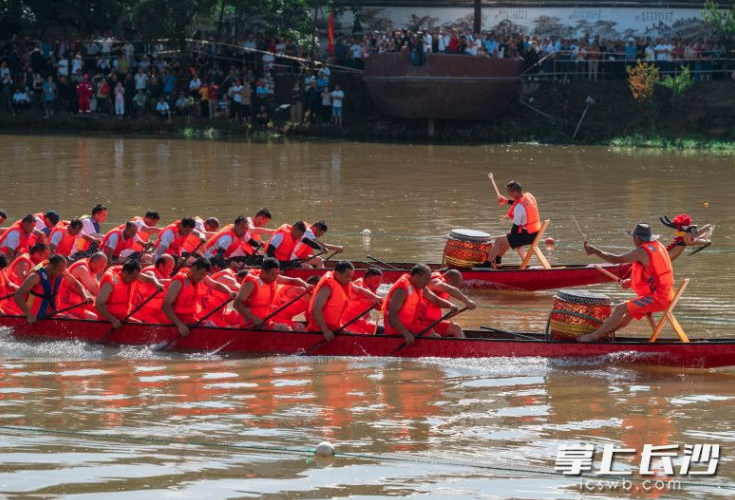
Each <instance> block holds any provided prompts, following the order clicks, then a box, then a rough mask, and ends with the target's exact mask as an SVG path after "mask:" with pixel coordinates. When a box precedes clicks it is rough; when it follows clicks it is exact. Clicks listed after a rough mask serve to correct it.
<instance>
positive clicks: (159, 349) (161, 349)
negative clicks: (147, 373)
mask: <svg viewBox="0 0 735 500" xmlns="http://www.w3.org/2000/svg"><path fill="white" fill-rule="evenodd" d="M233 300H235V297H230V298H229V299H227V300H225V301H224V302H222V303H221V304H220V305H218V306H217V307H215V308H214V309H212V310H211V311H209V312H208V313H207V314H206V315H205V316H204V317H203V318H202V319H200V320H199V321H197V322H196V323H194V324H192V325H186V326H187V327H188V328H189V331H190V332H191V329H192V328H196V327H197V326H199V325H201V324H202V323H204V322H205V321H206V320H207V319H209V317H210V316H212V315H213V314H214V313H216V312H217V311H219V310H220V309H222V308H223V307H225V306H227V304H229V303H230V302H232V301H233ZM183 337H184V336H183V335H181V334H179V335H178V336H177V337H176V338H174V339H173V340H170V341H169V342H166V343H164V344H162V345H161V344H159V345H158V346H155V347H153V351H154V352H166V351H168V350H169V349H171V347H172V346H173V345H174V344H175V343H176V342H178V341H179V340H181V339H182V338H183Z"/></svg>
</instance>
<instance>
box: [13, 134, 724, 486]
mask: <svg viewBox="0 0 735 500" xmlns="http://www.w3.org/2000/svg"><path fill="white" fill-rule="evenodd" d="M487 172H493V173H494V175H495V178H496V179H497V180H498V182H499V184H501V185H502V184H504V183H505V182H507V181H509V180H511V179H515V180H518V181H520V182H521V183H523V185H524V187H526V188H527V189H528V190H529V191H531V192H532V193H533V194H534V195H535V196H536V198H537V199H538V202H539V207H540V212H541V216H542V218H544V219H546V218H548V219H550V220H551V226H550V228H549V230H548V234H549V235H550V236H552V237H553V238H554V239H555V240H556V244H555V245H554V246H553V247H549V248H546V249H545V252H546V254H547V255H548V256H549V259H550V260H551V262H552V264H565V263H587V262H593V261H592V260H590V259H589V258H587V257H586V256H585V254H584V251H583V250H582V246H581V236H580V235H579V232H578V231H577V229H576V228H575V226H574V224H573V223H572V216H573V215H574V216H575V217H576V218H577V220H578V221H579V223H580V225H581V226H582V228H583V230H584V231H585V233H586V234H587V237H588V238H589V239H590V241H592V242H593V243H594V244H596V245H597V246H600V247H603V248H606V249H609V250H611V251H615V252H621V253H622V252H624V251H626V250H627V249H628V248H630V245H631V242H630V239H629V237H628V236H627V235H625V233H624V231H625V230H626V229H630V228H631V227H632V226H633V225H634V224H635V223H636V222H637V221H639V220H644V221H649V222H650V223H651V224H652V226H653V227H654V229H655V230H656V232H659V233H661V234H662V235H663V236H662V238H663V240H664V241H666V242H668V240H670V238H671V237H672V230H671V229H668V228H666V227H664V226H662V225H660V224H659V223H658V217H659V216H660V215H669V216H670V217H673V216H674V215H676V214H678V213H680V212H687V213H689V214H691V215H692V216H693V218H694V219H695V221H696V222H698V223H700V224H704V223H710V224H714V225H715V227H716V230H715V233H714V239H715V244H714V245H713V246H712V247H710V248H708V249H706V250H704V251H703V252H700V253H698V254H697V255H695V256H691V257H690V256H688V255H684V256H682V257H681V258H680V259H679V260H677V261H676V263H675V274H676V279H677V281H680V280H682V279H684V278H690V279H691V284H690V286H689V288H688V289H687V292H686V294H685V296H684V298H683V299H682V301H681V303H680V304H679V306H678V308H677V317H678V318H679V321H680V323H681V324H682V326H683V327H684V329H685V330H686V331H687V333H689V334H690V336H693V337H707V336H717V337H725V336H731V337H732V336H735V264H734V259H733V258H734V257H735V241H733V236H732V235H733V234H734V233H735V203H733V201H732V196H733V193H735V156H722V155H714V154H702V153H692V154H684V153H668V152H665V153H664V152H657V151H617V150H611V149H608V148H576V147H548V146H538V145H493V146H486V147H483V146H462V147H459V146H457V147H455V146H427V145H414V146H411V145H389V144H363V143H348V142H287V143H267V144H257V143H241V142H235V141H233V142H208V141H186V140H174V139H166V138H125V139H115V138H108V137H103V136H100V137H93V138H78V137H66V136H58V137H50V136H13V135H3V136H0V179H2V184H1V186H2V187H1V188H0V208H2V209H4V210H6V211H8V212H9V213H10V214H11V219H12V220H14V219H17V218H19V217H22V216H23V215H24V214H26V213H28V212H39V211H45V210H49V209H55V210H57V211H59V212H60V213H61V215H62V217H63V218H71V217H73V216H79V215H82V214H85V213H89V211H90V210H91V208H92V206H94V205H95V204H96V203H104V204H106V205H107V206H108V208H109V216H108V222H109V223H108V224H107V227H108V228H109V227H112V224H113V223H117V224H119V223H122V222H123V221H125V220H127V219H128V218H130V217H131V216H133V215H138V214H141V213H142V212H145V211H146V210H147V209H155V210H158V211H159V212H160V213H161V216H162V221H161V223H162V224H164V223H167V222H168V221H170V220H173V219H176V218H180V217H182V216H188V215H201V216H205V217H207V216H213V215H214V216H217V217H219V218H220V220H222V221H223V222H226V221H228V220H230V219H232V218H234V217H235V216H237V215H240V214H245V215H252V214H254V212H255V211H257V210H258V209H259V208H261V207H268V208H269V209H270V210H271V211H272V212H273V213H274V215H275V219H274V221H273V225H274V226H276V225H280V224H282V223H291V222H293V221H295V220H298V219H303V220H306V221H313V220H317V219H324V220H326V221H327V222H328V223H329V227H330V229H329V232H328V233H327V235H326V237H325V238H324V240H325V241H327V242H330V243H337V244H341V245H344V246H345V248H346V252H345V254H344V255H345V256H346V257H347V258H350V259H363V258H364V257H365V255H367V254H371V255H374V256H376V257H378V258H380V259H383V260H386V261H391V260H394V261H417V262H438V261H440V260H441V256H442V250H443V247H444V243H445V236H446V234H447V233H448V232H449V231H450V230H451V229H453V228H472V229H478V230H482V231H486V232H488V233H491V234H502V233H503V232H505V231H506V230H507V228H508V224H509V223H508V221H507V220H504V219H503V214H504V210H501V209H500V208H498V206H497V203H496V202H495V196H494V194H493V191H492V186H491V185H490V183H489V182H488V179H487ZM704 203H708V204H709V205H708V208H705V206H704ZM6 225H7V223H6ZM363 229H370V231H371V232H372V237H370V238H363V237H362V236H361V232H362V230H363ZM515 260H517V257H515V256H511V257H510V258H509V259H508V261H510V262H513V261H515ZM592 290H595V291H599V292H602V293H606V294H608V295H609V296H610V297H612V298H613V299H614V300H616V301H617V300H622V299H624V298H626V297H627V296H628V295H627V292H624V291H621V290H619V288H617V287H616V286H614V285H600V286H595V287H592ZM470 293H471V295H472V296H473V298H475V299H476V300H477V302H478V304H479V307H478V309H477V310H475V311H473V312H472V313H466V314H463V315H462V316H460V317H459V318H458V321H459V322H460V323H461V324H462V326H464V327H466V328H471V327H477V326H479V325H481V324H483V325H494V326H498V327H500V328H506V329H515V330H531V331H539V330H541V329H543V327H544V325H545V323H546V319H547V316H548V312H549V310H550V309H551V305H552V302H553V296H554V291H548V292H539V293H499V292H492V291H483V292H479V291H471V292H470ZM631 332H633V333H634V334H641V335H642V334H644V333H645V332H646V325H643V324H636V325H634V326H633V327H632V328H631ZM666 335H671V332H670V331H667V333H666ZM734 401H735V370H727V369H726V370H715V371H702V370H699V371H684V372H683V371H681V370H676V369H673V370H672V369H666V370H662V369H656V368H632V367H629V366H625V365H621V364H618V363H616V362H615V360H614V359H599V360H592V361H590V362H589V363H587V364H585V365H583V366H580V365H578V364H569V363H564V362H549V361H548V360H545V359H541V358H534V359H524V360H516V359H503V358H500V359H476V360H436V359H427V360H395V359H357V358H340V359H327V358H310V359H305V358H286V357H281V358H266V359H243V360H237V359H218V358H213V359H207V358H202V357H197V356H182V355H174V354H166V355H161V354H154V353H151V352H150V351H148V350H147V349H141V348H122V349H99V348H93V347H90V346H87V345H84V344H81V343H71V342H69V343H66V342H56V343H30V342H18V341H17V340H15V339H14V338H13V336H12V332H11V331H8V330H0V498H9V499H21V498H34V499H37V498H49V499H51V498H54V499H55V498H80V499H81V498H85V499H92V498H121V499H122V498H124V499H129V498H133V499H138V498H139V499H149V498H212V499H226V498H227V499H229V498H266V499H281V498H303V499H312V498H314V499H316V498H343V497H351V498H360V499H373V498H384V497H405V498H411V497H416V498H418V497H420V498H436V499H453V498H482V499H490V498H524V499H526V498H527V499H537V498H559V499H567V498H677V499H690V498H702V499H707V498H732V496H733V495H734V494H735V462H734V461H733V458H734V457H735V446H734V445H735V409H734V407H733V402H734ZM324 440H327V441H330V442H332V443H333V444H334V445H335V447H336V449H337V452H338V454H337V456H336V457H335V459H334V460H333V461H326V462H325V461H324V460H322V459H315V458H314V456H313V454H311V453H310V450H311V449H312V448H313V447H314V446H315V445H316V444H317V443H319V442H320V441H324ZM579 444H592V445H595V446H596V447H597V449H596V453H595V455H594V459H595V462H594V464H593V471H592V472H591V473H588V475H586V476H585V477H584V478H583V479H580V478H579V477H577V476H566V475H563V474H561V473H560V472H555V470H554V467H555V465H556V461H557V453H558V448H559V446H560V445H570V446H571V445H579ZM646 444H651V445H666V444H671V445H679V449H678V450H677V453H678V456H677V457H676V458H675V459H674V465H675V469H676V472H677V474H676V475H674V476H667V475H665V474H664V472H665V471H664V470H663V465H662V463H661V462H659V461H658V460H654V463H653V464H652V467H653V469H655V471H654V472H655V474H654V475H653V476H645V477H642V478H640V477H638V476H637V474H636V475H634V476H633V477H632V478H631V479H632V480H633V483H632V485H631V486H630V488H628V489H627V490H626V489H622V486H621V485H618V486H617V487H614V486H613V485H612V484H600V485H599V486H600V487H599V488H598V487H597V486H598V484H597V482H598V481H600V477H598V476H595V475H594V471H595V470H599V469H600V467H601V461H602V458H603V447H604V446H605V445H614V446H615V447H617V448H625V449H634V450H636V451H635V452H631V453H627V454H625V453H621V454H619V455H616V456H615V467H616V468H617V469H620V470H623V469H625V470H635V471H638V469H639V467H640V465H641V461H642V457H641V453H642V451H643V448H644V445H646ZM696 444H718V445H720V447H721V448H720V459H719V467H718V469H717V473H716V474H715V475H710V476H696V475H682V474H679V472H680V465H681V461H682V458H683V457H684V446H685V445H696ZM693 468H694V467H693ZM701 468H702V467H701V466H700V469H701ZM611 477H613V478H614V479H615V478H617V479H621V478H622V477H623V476H611ZM607 479H609V478H607ZM647 479H648V480H650V483H645V482H644V480H647ZM656 479H659V480H660V481H661V482H662V483H665V485H664V486H663V487H662V488H657V487H656V485H655V484H654V481H655V480H656ZM672 480H675V481H678V482H674V483H671V482H670V481H672Z"/></svg>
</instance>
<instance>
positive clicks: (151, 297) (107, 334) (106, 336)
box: [92, 290, 161, 345]
mask: <svg viewBox="0 0 735 500" xmlns="http://www.w3.org/2000/svg"><path fill="white" fill-rule="evenodd" d="M159 293H161V292H159V291H158V290H156V291H155V292H153V294H151V296H150V297H148V298H147V299H145V300H144V301H143V302H141V303H140V304H138V306H137V307H136V308H135V309H133V310H132V311H130V314H128V315H127V316H125V317H124V318H123V319H121V320H120V326H121V327H122V326H123V325H124V324H125V323H127V322H128V320H129V319H130V318H132V317H133V315H134V314H135V313H137V312H138V311H140V310H141V309H143V307H144V306H145V305H146V304H147V303H148V302H150V301H151V300H153V299H154V298H155V297H156V295H158V294H159ZM115 330H117V328H115V327H114V326H113V327H112V328H110V330H109V331H108V332H107V333H106V334H104V335H103V336H102V337H100V338H99V339H97V340H95V341H94V342H92V343H93V344H96V345H99V344H104V343H105V342H107V340H108V339H109V338H110V337H111V336H112V334H113V333H115Z"/></svg>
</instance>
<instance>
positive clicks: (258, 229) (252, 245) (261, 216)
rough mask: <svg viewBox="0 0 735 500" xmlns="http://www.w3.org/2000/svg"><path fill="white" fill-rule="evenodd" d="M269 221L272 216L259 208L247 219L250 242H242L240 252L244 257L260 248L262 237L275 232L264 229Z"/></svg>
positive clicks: (264, 209) (268, 211)
mask: <svg viewBox="0 0 735 500" xmlns="http://www.w3.org/2000/svg"><path fill="white" fill-rule="evenodd" d="M271 219H273V214H271V212H270V210H268V209H267V208H261V209H260V210H258V212H257V213H256V214H255V216H254V217H252V218H250V217H247V221H248V226H249V229H248V232H249V233H250V239H251V241H246V242H243V245H242V250H243V252H244V253H245V255H253V254H254V253H255V252H256V251H257V250H258V249H259V248H260V247H261V246H262V244H263V243H262V236H263V235H268V236H270V235H272V234H273V233H274V232H275V231H274V230H273V229H267V228H266V227H265V225H266V224H268V223H269V222H270V221H271Z"/></svg>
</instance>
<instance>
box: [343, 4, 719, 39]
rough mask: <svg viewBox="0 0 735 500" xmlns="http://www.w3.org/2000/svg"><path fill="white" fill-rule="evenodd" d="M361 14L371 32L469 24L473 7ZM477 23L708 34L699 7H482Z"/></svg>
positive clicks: (607, 32)
mask: <svg viewBox="0 0 735 500" xmlns="http://www.w3.org/2000/svg"><path fill="white" fill-rule="evenodd" d="M360 13H361V18H360V20H361V21H362V25H363V27H364V28H365V30H371V31H373V30H377V31H387V30H390V29H401V28H407V29H411V30H426V29H429V30H433V29H434V28H435V27H437V26H439V27H442V28H444V29H446V28H450V27H452V28H459V29H462V30H464V29H472V27H473V12H472V10H471V9H468V8H459V7H439V8H433V9H427V10H416V8H415V7H363V8H362V9H361V11H360ZM352 23H353V18H352V14H351V13H350V12H346V13H345V14H344V15H343V16H341V18H340V19H339V25H340V27H341V30H342V31H343V32H349V31H351V28H352ZM482 27H483V30H485V31H494V32H496V33H504V34H506V33H525V34H535V35H538V36H540V37H557V38H559V37H561V38H575V37H578V36H582V35H584V34H588V35H589V36H592V37H594V36H599V37H600V38H604V39H626V38H629V37H637V36H650V37H658V36H661V37H666V38H672V37H681V38H685V39H689V38H698V37H706V36H708V34H709V33H708V28H707V26H706V25H705V24H704V23H703V21H702V18H701V11H700V10H699V9H651V8H574V9H568V8H560V7H546V8H524V7H518V8H496V7H484V8H483V9H482Z"/></svg>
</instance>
